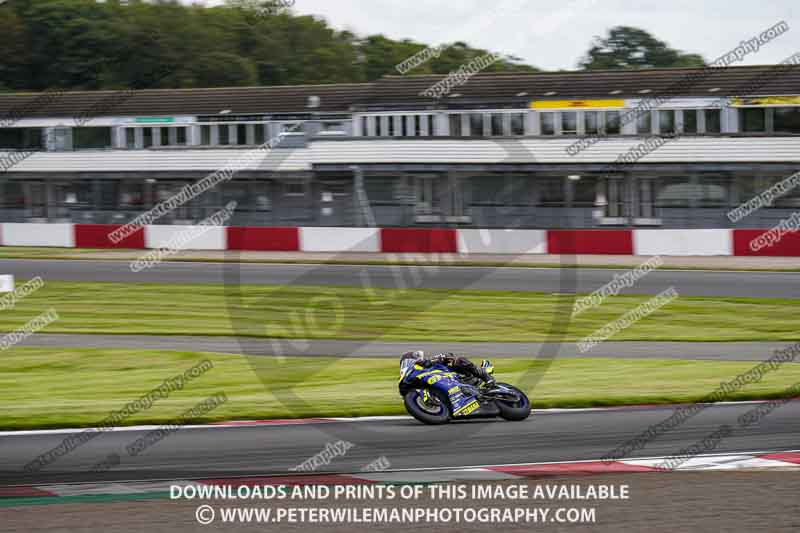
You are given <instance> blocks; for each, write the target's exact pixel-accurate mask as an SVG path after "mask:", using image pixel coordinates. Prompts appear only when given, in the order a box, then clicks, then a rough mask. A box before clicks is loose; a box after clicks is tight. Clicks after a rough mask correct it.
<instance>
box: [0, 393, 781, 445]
mask: <svg viewBox="0 0 800 533" xmlns="http://www.w3.org/2000/svg"><path fill="white" fill-rule="evenodd" d="M768 401H771V400H747V401H741V402H717V403H714V404H708V405H711V406H713V407H718V406H719V407H724V406H735V405H752V404H760V403H766V402H768ZM682 405H688V404H645V405H619V406H613V407H579V408H575V409H570V408H561V407H554V408H550V409H534V410H533V411H532V412H533V414H534V415H535V414H542V415H547V414H553V415H555V414H569V413H594V412H602V411H609V412H610V411H626V410H634V409H637V410H638V409H676V408H678V407H680V406H682ZM392 420H412V417H410V416H407V415H392V416H385V415H384V416H359V417H318V418H309V419H286V420H231V421H227V422H220V423H215V424H193V425H186V426H181V429H231V428H247V427H259V428H265V427H279V426H298V425H312V424H330V423H335V422H387V421H392ZM160 427H162V426H160V425H143V426H119V427H114V428H110V429H106V430H104V431H103V433H114V432H125V431H152V430H154V429H158V428H160ZM83 431H99V429H98V428H58V429H32V430H31V429H24V430H18V431H0V437H17V436H31V435H34V436H35V435H69V434H72V433H80V432H83Z"/></svg>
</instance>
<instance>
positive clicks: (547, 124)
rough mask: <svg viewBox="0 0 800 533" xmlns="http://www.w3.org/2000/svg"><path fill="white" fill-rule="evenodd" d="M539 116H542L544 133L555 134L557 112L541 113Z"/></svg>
mask: <svg viewBox="0 0 800 533" xmlns="http://www.w3.org/2000/svg"><path fill="white" fill-rule="evenodd" d="M539 116H540V117H541V126H542V135H555V134H556V122H555V113H540V114H539Z"/></svg>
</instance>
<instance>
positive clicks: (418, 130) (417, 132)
mask: <svg viewBox="0 0 800 533" xmlns="http://www.w3.org/2000/svg"><path fill="white" fill-rule="evenodd" d="M420 136H422V117H421V116H419V115H414V137H420Z"/></svg>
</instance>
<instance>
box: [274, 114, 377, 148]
mask: <svg viewBox="0 0 800 533" xmlns="http://www.w3.org/2000/svg"><path fill="white" fill-rule="evenodd" d="M264 126H266V124H264ZM367 135H369V132H368V130H367V117H361V136H362V137H366V136H367ZM262 144H263V143H262Z"/></svg>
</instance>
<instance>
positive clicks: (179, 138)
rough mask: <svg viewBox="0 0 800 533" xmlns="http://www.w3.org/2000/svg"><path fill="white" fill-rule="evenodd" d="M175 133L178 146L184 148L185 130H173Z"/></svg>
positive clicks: (183, 128)
mask: <svg viewBox="0 0 800 533" xmlns="http://www.w3.org/2000/svg"><path fill="white" fill-rule="evenodd" d="M175 129H176V130H177V131H176V132H175V139H176V141H177V143H178V145H180V146H186V128H185V127H181V128H175Z"/></svg>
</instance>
